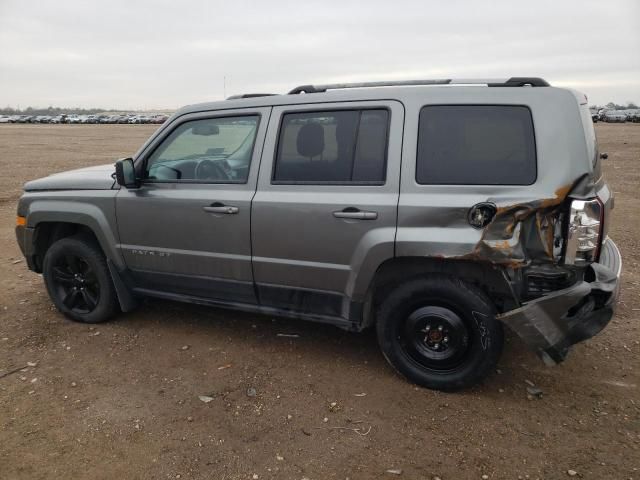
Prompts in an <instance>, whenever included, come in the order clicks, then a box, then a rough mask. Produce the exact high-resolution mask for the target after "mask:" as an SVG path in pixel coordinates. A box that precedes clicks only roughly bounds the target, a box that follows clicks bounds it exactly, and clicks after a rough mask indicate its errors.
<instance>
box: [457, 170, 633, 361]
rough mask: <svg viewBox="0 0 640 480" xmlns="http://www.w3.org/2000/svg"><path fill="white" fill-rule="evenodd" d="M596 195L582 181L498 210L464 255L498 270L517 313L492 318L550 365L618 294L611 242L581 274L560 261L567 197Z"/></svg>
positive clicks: (585, 334)
mask: <svg viewBox="0 0 640 480" xmlns="http://www.w3.org/2000/svg"><path fill="white" fill-rule="evenodd" d="M595 190H596V187H595V185H594V184H593V183H591V182H588V179H585V178H582V179H580V180H579V181H578V182H577V185H575V186H572V185H568V186H566V187H563V188H561V189H559V190H558V191H556V196H555V197H554V198H552V199H544V200H536V201H533V202H530V203H520V204H517V205H511V206H507V207H498V208H497V209H496V214H495V216H494V218H493V219H492V221H491V222H490V223H489V224H488V225H487V226H486V228H485V229H484V231H483V234H482V237H481V239H480V241H479V242H478V243H477V245H476V247H475V249H474V251H473V253H472V254H470V255H468V256H465V257H468V258H473V259H475V260H483V261H488V262H490V263H491V264H493V265H496V266H499V267H502V268H504V272H505V278H506V280H507V281H508V282H510V283H511V286H512V292H513V294H514V297H516V298H514V300H515V305H516V308H514V309H512V310H509V311H506V312H504V313H501V314H500V315H498V318H499V319H500V320H501V321H502V322H504V323H505V325H507V326H509V327H510V328H511V329H512V330H513V331H514V332H515V333H516V334H518V336H520V337H521V338H522V339H523V340H524V341H525V343H527V344H528V346H529V347H531V348H532V349H533V350H534V351H535V352H536V353H537V354H538V355H539V356H540V357H541V358H542V359H543V360H544V361H545V363H547V364H548V365H554V364H557V363H559V362H561V361H562V360H564V358H565V357H566V355H567V353H568V350H569V347H570V346H571V345H573V344H575V343H577V342H580V341H582V340H585V339H587V338H590V337H592V336H594V335H596V334H597V333H598V332H600V331H601V330H602V329H603V328H604V327H605V326H606V325H607V323H608V322H609V321H610V319H611V317H612V315H613V304H614V303H615V301H616V300H617V297H618V294H619V276H620V270H621V261H620V253H619V252H618V249H617V247H616V246H615V244H614V243H613V242H612V241H611V240H609V239H606V240H605V242H604V243H603V246H602V248H603V252H602V255H601V258H600V262H599V263H593V264H591V265H589V266H588V267H587V268H586V269H585V268H579V267H576V266H574V265H564V264H563V263H562V255H563V228H564V226H563V221H564V220H565V217H566V209H565V207H566V200H567V199H568V197H569V192H572V195H571V197H572V198H573V196H574V195H575V196H576V197H577V198H580V197H583V196H590V195H595ZM514 285H519V286H520V288H519V289H517V288H516V289H514V288H513V286H514Z"/></svg>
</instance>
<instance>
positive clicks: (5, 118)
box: [0, 115, 11, 123]
mask: <svg viewBox="0 0 640 480" xmlns="http://www.w3.org/2000/svg"><path fill="white" fill-rule="evenodd" d="M0 123H11V118H10V117H8V116H7V115H0Z"/></svg>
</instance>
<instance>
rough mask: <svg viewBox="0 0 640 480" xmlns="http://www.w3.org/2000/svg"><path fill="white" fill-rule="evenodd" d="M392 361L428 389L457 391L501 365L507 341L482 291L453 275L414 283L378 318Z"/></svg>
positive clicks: (399, 291)
mask: <svg viewBox="0 0 640 480" xmlns="http://www.w3.org/2000/svg"><path fill="white" fill-rule="evenodd" d="M376 329H377V336H378V343H379V344H380V348H381V349H382V352H383V354H384V356H385V357H386V359H387V361H388V362H389V363H390V364H391V365H392V366H393V367H394V368H395V369H396V370H397V371H398V372H399V373H400V374H402V375H403V376H405V377H406V378H407V379H409V380H410V381H412V382H414V383H416V384H418V385H421V386H423V387H427V388H431V389H434V390H443V391H455V390H460V389H464V388H468V387H470V386H472V385H475V384H477V383H479V382H480V381H481V380H482V379H484V378H485V377H486V376H487V375H488V374H489V373H490V372H491V371H492V370H493V369H494V368H495V366H496V364H497V362H498V359H499V358H500V354H501V353H502V346H503V343H504V336H503V331H502V324H501V323H500V322H499V321H498V320H497V319H496V318H495V309H494V306H493V304H492V303H491V301H490V300H489V298H488V297H487V296H486V295H485V294H484V292H483V291H482V290H480V289H479V288H477V287H475V286H474V285H472V284H469V283H467V282H464V281H461V280H459V279H456V278H453V277H449V276H447V275H441V274H433V275H430V276H429V277H427V278H416V279H413V280H409V281H407V282H405V283H403V284H401V285H400V286H398V287H397V288H395V289H394V290H393V291H392V292H391V293H390V294H389V295H388V296H387V297H386V298H385V299H384V300H383V302H382V304H381V305H380V308H379V309H378V314H377V324H376Z"/></svg>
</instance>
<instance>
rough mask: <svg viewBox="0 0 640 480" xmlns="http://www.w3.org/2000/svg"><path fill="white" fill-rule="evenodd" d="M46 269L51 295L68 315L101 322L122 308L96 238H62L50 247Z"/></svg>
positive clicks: (44, 274) (55, 302)
mask: <svg viewBox="0 0 640 480" xmlns="http://www.w3.org/2000/svg"><path fill="white" fill-rule="evenodd" d="M42 271H43V277H44V281H45V285H46V287H47V291H48V292H49V297H51V300H52V301H53V303H54V305H55V306H56V308H57V309H58V310H60V312H62V313H63V314H64V315H65V316H66V317H67V318H70V319H71V320H74V321H76V322H83V323H100V322H104V321H106V320H108V319H109V318H111V317H112V316H113V315H115V314H116V313H117V312H118V311H119V305H118V297H117V294H116V291H115V288H114V286H113V281H112V280H111V274H110V272H109V267H108V266H107V261H106V259H105V256H104V254H103V253H102V251H101V250H100V247H98V246H97V245H96V244H95V242H94V241H92V239H90V238H88V237H86V236H83V235H75V236H73V237H65V238H62V239H60V240H58V241H57V242H55V243H54V244H53V245H51V247H49V249H48V250H47V253H46V255H45V257H44V262H43V269H42Z"/></svg>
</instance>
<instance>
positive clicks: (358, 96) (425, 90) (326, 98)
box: [175, 85, 581, 116]
mask: <svg viewBox="0 0 640 480" xmlns="http://www.w3.org/2000/svg"><path fill="white" fill-rule="evenodd" d="M567 93H570V94H571V95H573V96H575V97H576V98H577V99H578V101H579V103H581V102H580V95H581V94H580V93H579V92H575V91H573V90H570V89H565V88H557V87H551V86H549V87H529V86H524V87H488V86H486V85H485V86H481V85H464V86H461V85H418V86H389V87H387V86H384V87H373V88H348V89H335V90H327V91H325V92H319V93H300V94H284V95H264V96H253V97H248V98H230V99H227V100H221V101H215V102H204V103H198V104H193V105H187V106H185V107H182V108H180V109H179V110H178V111H177V112H176V114H175V115H176V116H180V115H184V114H188V113H196V112H206V111H212V110H233V109H240V108H252V107H273V106H282V105H297V104H308V103H331V102H345V101H367V100H397V101H400V102H402V103H411V102H414V101H415V102H420V101H425V100H426V99H428V102H429V103H433V102H437V101H438V100H439V99H440V100H442V101H443V102H447V103H465V102H473V103H493V104H495V103H502V102H505V103H514V102H518V101H520V102H523V103H527V99H530V98H537V99H540V98H541V97H545V96H546V97H549V98H550V99H553V98H554V97H555V98H557V97H558V95H561V96H564V95H566V94H567Z"/></svg>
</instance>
